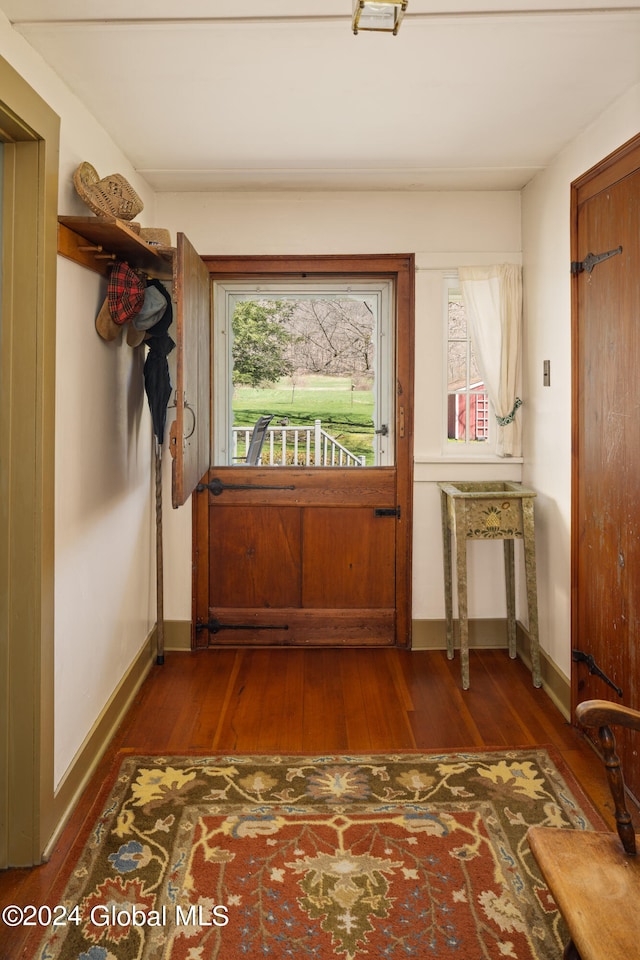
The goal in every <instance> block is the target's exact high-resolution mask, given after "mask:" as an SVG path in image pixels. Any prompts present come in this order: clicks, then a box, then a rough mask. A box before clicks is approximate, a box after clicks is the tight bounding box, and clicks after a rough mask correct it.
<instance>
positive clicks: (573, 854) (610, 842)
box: [527, 700, 640, 960]
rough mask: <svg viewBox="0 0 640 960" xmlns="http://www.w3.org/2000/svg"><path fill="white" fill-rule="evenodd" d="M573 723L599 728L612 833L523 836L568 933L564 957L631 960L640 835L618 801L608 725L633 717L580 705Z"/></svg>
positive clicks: (636, 953) (637, 718) (638, 721)
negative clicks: (613, 819) (610, 799)
mask: <svg viewBox="0 0 640 960" xmlns="http://www.w3.org/2000/svg"><path fill="white" fill-rule="evenodd" d="M576 719H577V720H578V722H579V723H581V724H582V725H584V726H586V727H597V728H598V732H599V739H600V744H601V747H602V754H603V760H604V763H605V766H606V769H607V777H608V780H609V787H610V790H611V795H612V797H613V802H614V805H615V817H616V826H617V830H618V833H617V834H615V833H613V832H612V831H609V832H606V833H602V832H595V831H583V830H565V829H559V828H554V827H531V829H530V830H529V832H528V834H527V838H528V840H529V845H530V847H531V850H532V852H533V855H534V857H535V859H536V861H537V863H538V866H539V867H540V870H541V872H542V875H543V877H544V879H545V881H546V883H547V886H548V887H549V890H550V891H551V894H552V896H553V898H554V900H555V902H556V904H557V905H558V909H559V911H560V913H561V914H562V916H563V918H564V920H565V922H566V924H567V926H568V928H569V935H570V937H571V939H570V941H569V943H568V944H567V946H566V948H565V951H564V954H563V956H564V960H634V958H637V957H640V857H638V856H637V850H638V849H640V835H636V834H635V831H634V827H633V823H632V819H631V815H630V813H629V811H628V809H627V805H626V802H625V788H624V780H623V775H622V769H621V766H620V760H619V758H618V756H617V754H616V744H615V739H614V736H613V733H612V732H611V726H622V727H627V728H629V729H631V730H640V713H639V712H638V711H637V710H631V709H630V708H629V707H623V706H621V705H619V704H616V703H611V702H609V701H607V700H585V702H584V703H581V704H580V705H579V706H578V708H577V710H576Z"/></svg>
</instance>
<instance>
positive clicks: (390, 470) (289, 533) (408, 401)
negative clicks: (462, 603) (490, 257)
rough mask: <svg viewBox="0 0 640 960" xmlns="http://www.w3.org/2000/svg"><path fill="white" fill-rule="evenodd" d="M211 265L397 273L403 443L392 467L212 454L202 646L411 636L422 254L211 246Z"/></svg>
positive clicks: (197, 627) (196, 624) (198, 569)
mask: <svg viewBox="0 0 640 960" xmlns="http://www.w3.org/2000/svg"><path fill="white" fill-rule="evenodd" d="M205 260H206V262H207V263H208V266H209V271H210V273H211V276H212V277H235V278H242V277H249V276H254V277H255V276H288V277H292V276H300V275H303V276H309V275H317V276H331V277H345V276H351V277H353V276H378V277H391V278H392V279H393V280H394V284H395V299H396V324H395V327H396V343H395V362H396V391H395V395H396V409H395V411H394V417H395V437H396V453H395V462H394V464H393V465H392V466H385V467H360V468H356V467H348V468H340V467H318V468H301V467H271V468H264V467H248V466H212V467H211V468H210V469H209V471H208V475H207V478H206V480H207V482H209V483H211V482H212V481H213V484H212V486H211V487H210V488H209V489H203V490H200V492H197V493H196V494H195V496H194V591H193V595H194V617H193V628H194V632H193V641H192V642H193V646H194V647H207V646H219V645H237V644H250V645H257V646H262V645H332V646H341V645H358V646H391V645H395V644H397V645H402V646H408V645H409V644H410V640H411V518H412V503H411V493H412V433H413V431H412V424H413V418H412V399H413V281H414V262H413V257H412V256H401V257H392V256H389V257H384V256H376V257H314V258H308V257H307V258H277V257H275V258H246V259H241V260H239V259H234V258H205Z"/></svg>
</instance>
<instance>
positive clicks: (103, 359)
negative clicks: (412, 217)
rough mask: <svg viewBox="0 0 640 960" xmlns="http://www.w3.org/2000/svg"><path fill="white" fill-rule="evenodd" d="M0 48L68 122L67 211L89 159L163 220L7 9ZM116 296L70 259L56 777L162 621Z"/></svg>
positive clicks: (60, 311)
mask: <svg viewBox="0 0 640 960" xmlns="http://www.w3.org/2000/svg"><path fill="white" fill-rule="evenodd" d="M0 55H2V56H3V57H4V58H5V60H7V61H8V62H9V63H10V64H11V66H12V67H13V68H14V69H15V70H16V71H17V72H18V73H20V74H21V75H22V77H23V78H24V79H25V80H26V82H27V83H29V84H30V85H31V87H33V89H34V90H35V91H36V92H37V93H38V94H39V95H40V96H41V97H42V99H43V100H45V101H46V102H47V103H48V104H49V105H50V106H51V108H52V109H53V110H54V111H55V112H56V113H57V114H58V115H59V116H60V118H61V143H60V189H59V210H60V212H61V213H65V214H75V215H80V216H88V215H90V214H91V211H90V210H89V209H88V207H86V205H85V204H84V203H83V202H82V201H81V200H80V198H79V197H78V196H77V194H76V192H75V189H74V187H73V183H72V179H71V177H72V173H73V171H74V169H75V168H76V167H77V165H78V164H79V163H80V162H81V161H83V160H89V161H90V162H91V163H92V164H93V165H94V166H95V167H96V169H97V171H98V173H99V174H100V176H106V175H108V174H110V173H116V172H118V173H122V174H124V176H126V177H127V178H128V179H129V180H130V181H131V183H132V185H133V186H134V188H135V189H136V190H137V191H138V193H139V194H140V195H141V197H142V199H143V201H144V203H145V210H144V211H143V213H142V214H141V216H140V218H139V219H140V221H141V222H142V223H144V224H146V225H154V221H153V209H154V196H153V193H152V192H151V191H150V190H149V188H148V186H147V185H146V184H145V182H144V181H142V180H140V178H138V177H137V176H136V174H135V172H134V170H133V169H132V168H131V166H130V164H129V163H128V162H127V160H126V159H125V157H124V156H123V155H122V153H121V152H120V151H119V150H118V148H117V147H116V146H115V145H114V143H113V142H112V141H111V140H110V139H109V137H108V136H107V134H106V133H105V131H104V130H102V129H101V128H100V127H99V126H98V125H97V124H96V122H95V120H94V119H93V118H92V117H91V116H90V114H88V113H87V111H86V110H85V109H84V107H82V106H81V104H80V103H79V101H78V100H77V98H76V97H75V96H73V95H72V94H71V93H70V92H69V90H68V89H67V88H66V87H65V86H64V85H63V84H62V83H61V82H60V80H59V79H58V77H57V76H56V75H55V74H54V73H53V72H52V71H51V70H50V69H49V68H48V67H47V66H46V64H45V63H44V62H43V61H42V60H41V58H40V57H39V56H38V55H37V54H35V53H34V51H33V50H32V49H31V48H30V47H29V46H28V45H27V44H26V43H25V42H24V40H23V39H22V38H21V37H20V36H19V35H17V34H15V33H14V32H13V31H12V29H11V27H10V25H9V23H8V21H7V20H6V18H5V17H4V15H2V14H0ZM114 69H117V64H114ZM105 292H106V283H105V281H104V280H103V279H102V278H101V277H99V275H98V274H96V273H93V272H92V271H89V270H86V269H84V268H83V267H79V266H77V265H76V264H73V263H71V262H69V261H67V260H64V259H63V258H58V288H57V350H56V360H57V386H56V467H55V489H56V503H55V563H56V568H55V687H54V698H55V716H54V718H53V722H54V728H55V747H54V749H55V783H56V784H58V783H59V782H60V780H61V778H62V777H63V776H64V773H65V770H66V769H67V768H68V766H69V764H70V763H71V762H72V761H73V758H74V756H75V754H76V752H77V751H78V749H79V748H80V746H81V744H82V742H83V740H84V739H85V737H86V736H87V734H88V733H89V732H90V730H91V728H92V726H93V724H94V723H95V721H96V719H97V718H98V717H99V715H100V713H101V711H102V710H103V708H104V706H105V704H106V703H107V701H108V699H109V697H110V696H111V694H112V693H113V691H114V690H115V688H116V687H117V686H118V684H119V682H120V680H121V678H122V676H123V675H124V673H125V672H126V671H127V669H128V667H129V666H130V664H131V663H132V661H133V660H134V658H135V656H136V655H137V654H138V652H139V650H140V648H141V647H142V645H143V643H144V641H145V639H146V637H147V635H148V633H149V631H150V630H151V628H152V626H153V623H154V622H155V567H154V562H155V554H154V551H153V528H152V518H153V516H154V514H153V512H152V504H153V484H152V442H151V426H150V421H149V417H148V413H147V410H146V402H145V400H144V394H143V390H142V380H141V371H140V368H139V363H140V358H139V357H138V356H134V354H133V351H131V350H130V349H129V348H128V347H127V346H126V343H124V342H123V343H121V344H111V345H109V344H106V343H104V342H103V341H102V340H101V339H100V338H99V337H98V335H97V334H96V332H95V328H94V320H95V316H96V313H97V310H98V308H99V306H100V304H101V303H102V300H103V299H104V295H105ZM138 353H139V351H138Z"/></svg>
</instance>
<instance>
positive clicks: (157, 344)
mask: <svg viewBox="0 0 640 960" xmlns="http://www.w3.org/2000/svg"><path fill="white" fill-rule="evenodd" d="M149 284H150V285H151V284H152V285H154V286H155V287H157V288H158V290H159V291H160V292H161V293H162V295H163V296H164V298H165V300H166V301H167V308H166V310H165V312H164V313H163V315H162V317H161V318H160V320H158V322H157V323H156V324H154V326H153V327H151V328H150V329H149V330H148V331H147V334H146V337H145V340H144V342H145V344H146V346H147V348H148V353H147V358H146V360H145V362H144V389H145V393H146V394H147V400H148V402H149V410H150V411H151V421H152V423H153V433H154V436H155V440H156V442H155V466H156V602H157V615H156V619H157V627H156V629H157V656H156V663H158V664H162V663H164V597H163V552H162V443H163V441H164V431H165V426H166V423H167V405H168V403H169V397H170V396H171V378H170V376H169V363H168V361H167V357H168V356H169V354H170V353H171V351H172V350H173V348H174V347H175V343H174V342H173V340H172V339H171V337H170V336H169V334H168V332H167V331H168V329H169V327H170V326H171V324H172V322H173V308H172V306H171V297H170V296H169V294H168V293H167V291H166V290H165V288H164V287H163V285H162V284H161V283H160V281H159V280H155V279H153V280H149Z"/></svg>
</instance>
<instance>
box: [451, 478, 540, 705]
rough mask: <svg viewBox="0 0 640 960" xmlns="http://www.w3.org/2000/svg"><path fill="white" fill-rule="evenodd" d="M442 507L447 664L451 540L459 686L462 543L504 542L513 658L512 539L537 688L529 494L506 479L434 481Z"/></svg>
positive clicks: (465, 679) (463, 618)
mask: <svg viewBox="0 0 640 960" xmlns="http://www.w3.org/2000/svg"><path fill="white" fill-rule="evenodd" d="M438 487H439V488H440V500H441V506H442V542H443V554H444V590H445V605H446V613H447V656H448V657H449V659H450V660H453V581H452V549H451V537H452V535H453V537H454V538H455V542H456V562H455V572H456V575H457V586H458V619H459V622H460V659H461V665H462V688H463V690H468V689H469V623H468V619H467V540H504V570H505V581H506V590H507V636H508V641H509V656H510V657H511V659H514V658H515V656H516V598H515V569H514V548H513V541H514V540H522V541H523V544H524V562H525V571H526V577H527V604H528V608H529V635H530V638H531V666H532V673H533V685H534V686H535V687H541V686H542V678H541V676H540V645H539V638H538V598H537V584H536V544H535V530H534V520H533V500H534V497H535V496H536V494H535V492H534V491H533V490H528V489H527V488H526V487H523V486H522V484H520V483H514V482H512V481H510V480H507V481H504V482H501V481H481V482H468V483H439V484H438Z"/></svg>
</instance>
